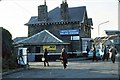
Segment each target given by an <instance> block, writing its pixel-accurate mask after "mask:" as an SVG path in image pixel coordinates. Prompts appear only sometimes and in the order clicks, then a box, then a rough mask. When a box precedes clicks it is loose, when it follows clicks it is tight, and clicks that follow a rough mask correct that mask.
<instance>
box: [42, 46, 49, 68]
mask: <svg viewBox="0 0 120 80" xmlns="http://www.w3.org/2000/svg"><path fill="white" fill-rule="evenodd" d="M43 57H44V59H45V60H44V66H46V63H47V66H49V63H48V51H47V49H46V48H45V50H44V55H43Z"/></svg>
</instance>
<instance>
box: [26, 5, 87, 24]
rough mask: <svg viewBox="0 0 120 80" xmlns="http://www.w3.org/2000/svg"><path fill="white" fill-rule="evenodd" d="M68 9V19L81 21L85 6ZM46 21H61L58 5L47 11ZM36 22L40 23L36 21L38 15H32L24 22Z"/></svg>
mask: <svg viewBox="0 0 120 80" xmlns="http://www.w3.org/2000/svg"><path fill="white" fill-rule="evenodd" d="M68 11H69V20H68V21H70V22H72V21H80V22H82V20H83V17H84V13H85V12H86V6H81V7H72V8H68ZM47 22H48V23H51V22H62V20H61V15H60V8H59V7H56V8H55V9H53V10H51V11H50V12H48V21H47ZM37 23H42V22H40V21H38V16H32V17H31V19H30V20H29V22H28V23H26V24H37Z"/></svg>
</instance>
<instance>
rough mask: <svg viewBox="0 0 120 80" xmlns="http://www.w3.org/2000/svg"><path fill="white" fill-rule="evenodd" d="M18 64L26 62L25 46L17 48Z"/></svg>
mask: <svg viewBox="0 0 120 80" xmlns="http://www.w3.org/2000/svg"><path fill="white" fill-rule="evenodd" d="M18 64H20V65H26V64H27V48H18Z"/></svg>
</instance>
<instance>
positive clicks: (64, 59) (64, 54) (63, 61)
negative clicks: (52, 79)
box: [60, 48, 68, 69]
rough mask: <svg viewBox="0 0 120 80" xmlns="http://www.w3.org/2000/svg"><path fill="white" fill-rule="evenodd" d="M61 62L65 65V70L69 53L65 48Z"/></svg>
mask: <svg viewBox="0 0 120 80" xmlns="http://www.w3.org/2000/svg"><path fill="white" fill-rule="evenodd" d="M60 59H61V62H62V64H63V67H64V69H65V68H66V67H67V62H68V61H67V52H66V51H65V48H63V49H62V52H61V56H60Z"/></svg>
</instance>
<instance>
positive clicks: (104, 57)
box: [102, 46, 107, 61]
mask: <svg viewBox="0 0 120 80" xmlns="http://www.w3.org/2000/svg"><path fill="white" fill-rule="evenodd" d="M103 50H104V54H103V58H102V59H103V61H104V60H105V59H106V56H107V53H106V50H107V49H106V46H104V48H103Z"/></svg>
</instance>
